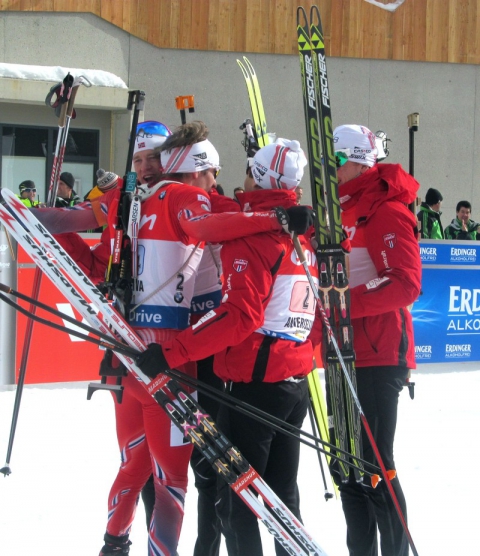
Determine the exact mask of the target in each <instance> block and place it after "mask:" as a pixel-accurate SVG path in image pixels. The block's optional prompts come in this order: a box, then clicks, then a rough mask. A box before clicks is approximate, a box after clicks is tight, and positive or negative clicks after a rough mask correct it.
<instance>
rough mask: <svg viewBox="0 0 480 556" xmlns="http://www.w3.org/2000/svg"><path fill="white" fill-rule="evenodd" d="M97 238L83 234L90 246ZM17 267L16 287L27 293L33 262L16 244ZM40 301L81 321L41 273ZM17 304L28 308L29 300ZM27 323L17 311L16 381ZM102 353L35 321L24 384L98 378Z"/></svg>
mask: <svg viewBox="0 0 480 556" xmlns="http://www.w3.org/2000/svg"><path fill="white" fill-rule="evenodd" d="M99 237H100V236H99V234H85V236H84V239H85V241H86V242H87V243H88V244H89V245H95V244H96V243H98V242H99ZM17 269H18V270H17V288H16V289H17V290H18V291H20V292H22V293H24V294H26V295H30V294H31V292H32V287H33V277H34V273H35V264H34V263H33V261H32V260H31V259H30V258H29V257H28V255H27V254H26V253H25V251H23V249H22V248H21V247H18V263H17ZM39 300H40V301H41V302H42V303H45V304H46V305H49V306H50V307H53V308H54V309H57V310H58V311H61V312H62V313H66V314H67V315H69V316H74V317H76V318H77V319H78V320H79V321H81V320H82V319H81V317H80V315H79V314H78V313H76V312H75V311H74V309H73V307H72V305H71V304H70V303H69V302H68V301H67V300H66V299H65V297H64V296H63V295H62V294H61V293H60V291H59V290H58V289H57V288H56V286H54V285H53V284H52V282H51V281H50V280H49V279H48V278H47V277H46V276H42V282H41V287H40V295H39ZM19 303H20V304H21V305H22V306H23V307H25V308H27V309H29V308H30V305H29V303H25V302H23V301H19ZM37 315H38V316H40V317H42V318H44V319H47V320H50V321H52V322H54V323H55V324H59V325H62V326H64V327H67V328H69V329H72V328H73V327H74V325H72V324H71V323H68V322H63V320H62V319H60V318H57V317H55V316H53V315H51V314H50V313H47V312H46V311H42V310H41V309H38V310H37ZM26 326H27V317H26V316H24V315H22V314H21V313H18V314H17V329H16V332H17V342H16V362H15V380H16V381H17V380H18V372H19V368H20V362H21V358H22V350H23V340H24V337H25V329H26ZM78 330H79V332H84V331H83V330H81V329H80V328H79V329H78ZM103 354H104V352H103V351H102V350H100V349H99V348H98V347H97V346H96V345H94V344H92V343H90V342H87V341H86V340H81V339H79V338H76V337H75V336H72V335H70V334H66V333H65V332H61V331H59V330H55V329H53V328H51V327H49V326H45V325H43V324H40V323H34V325H33V334H32V340H31V343H30V352H29V356H28V364H27V372H26V376H25V383H26V384H39V383H45V382H72V381H79V380H82V381H83V380H99V375H98V369H99V366H100V361H101V359H102V357H103Z"/></svg>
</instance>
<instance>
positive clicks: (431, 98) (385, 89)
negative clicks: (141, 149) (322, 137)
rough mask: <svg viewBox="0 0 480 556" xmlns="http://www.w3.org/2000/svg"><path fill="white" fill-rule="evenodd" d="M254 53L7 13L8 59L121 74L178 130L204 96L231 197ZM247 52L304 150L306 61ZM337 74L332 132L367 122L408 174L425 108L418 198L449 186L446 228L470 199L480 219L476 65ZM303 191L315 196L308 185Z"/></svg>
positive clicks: (367, 67)
mask: <svg viewBox="0 0 480 556" xmlns="http://www.w3.org/2000/svg"><path fill="white" fill-rule="evenodd" d="M292 32H294V31H292ZM244 54H246V53H243V52H242V53H223V52H202V51H188V50H164V49H158V48H155V47H152V46H151V45H149V44H148V43H146V42H143V41H141V40H139V39H136V38H134V37H130V36H129V35H128V34H126V33H125V32H123V31H121V30H119V29H118V28H116V27H115V26H113V25H110V24H108V23H106V22H105V21H103V20H101V19H99V18H97V17H95V16H93V15H91V14H77V15H75V14H71V15H70V14H52V13H49V14H42V13H26V12H0V61H2V62H9V63H24V64H44V65H57V64H58V65H63V66H69V65H70V66H71V67H76V68H92V69H102V70H106V71H110V72H113V73H115V74H117V75H118V76H119V77H121V78H122V79H123V80H124V81H125V82H126V83H127V84H128V86H129V87H130V88H140V89H143V90H144V91H145V92H146V95H147V97H146V108H145V117H146V118H147V119H159V120H161V121H163V122H164V123H166V124H167V125H169V126H173V127H174V126H176V125H178V124H179V123H180V117H179V114H178V112H177V110H176V108H175V102H174V99H175V97H176V96H178V95H187V94H194V95H195V105H196V112H195V114H194V115H187V117H188V118H189V119H192V118H193V117H195V118H197V119H202V120H204V121H206V122H207V124H208V125H209V127H210V130H211V135H210V138H211V140H212V141H213V143H214V144H215V145H216V146H217V148H218V150H219V152H220V157H221V164H222V167H223V169H222V172H221V174H220V177H219V182H220V183H221V184H222V185H223V186H224V187H225V189H226V191H227V193H231V192H232V191H233V188H234V187H235V186H238V185H241V184H242V181H243V175H244V167H245V156H244V153H243V147H242V146H241V145H240V141H241V139H242V133H241V132H240V131H239V130H238V126H239V125H240V124H241V123H242V122H243V120H244V119H245V118H247V117H249V115H250V108H249V104H248V98H247V93H246V88H245V85H244V80H243V77H242V74H241V72H240V69H239V68H238V66H237V64H236V58H241V56H243V55H244ZM247 56H248V57H249V59H250V61H251V62H252V64H253V65H254V67H255V70H256V72H257V74H258V77H259V81H260V85H261V89H262V94H263V100H264V105H265V112H266V117H267V123H268V128H269V130H270V131H275V132H277V134H278V135H279V136H283V137H288V138H298V139H299V140H300V141H301V143H302V144H303V145H305V131H304V119H303V105H302V97H301V85H300V71H299V62H298V58H297V57H296V56H285V55H261V54H252V55H248V53H247ZM328 72H329V82H330V89H331V97H332V114H333V122H334V125H340V124H344V123H360V124H363V125H366V126H368V127H369V128H370V129H372V131H376V130H378V129H383V130H385V131H387V133H388V136H389V137H390V138H391V139H392V141H393V142H392V143H391V144H390V152H391V155H390V157H389V158H388V162H400V163H402V164H403V166H404V167H405V168H406V169H407V170H408V145H409V144H408V126H407V115H408V114H410V113H412V112H419V113H420V127H419V131H418V132H417V133H416V134H415V176H416V177H417V179H418V180H419V182H420V184H421V190H420V195H421V196H422V197H423V196H424V195H425V192H426V190H427V189H428V188H429V187H435V188H437V189H439V190H440V191H442V193H443V195H444V203H443V214H444V216H443V221H444V224H448V223H449V222H450V220H451V218H453V217H454V216H455V205H456V203H457V201H458V200H460V199H468V200H470V201H471V202H472V205H473V217H474V218H475V219H477V220H480V189H479V187H478V185H477V180H478V176H479V170H480V168H479V162H477V160H476V153H477V140H478V137H477V135H478V132H477V127H478V126H477V125H476V124H477V122H480V97H479V93H477V91H480V87H478V85H480V83H479V80H480V69H479V67H478V66H472V65H459V64H440V63H436V64H435V63H417V62H390V61H379V60H359V59H348V58H331V59H329V60H328ZM0 100H1V99H0ZM0 108H1V107H0ZM0 120H4V114H3V111H2V112H1V113H0ZM32 123H35V122H33V121H32ZM119 142H120V141H119ZM126 152H127V145H126V142H125V155H126ZM117 168H118V162H117ZM303 186H304V190H305V198H306V200H308V199H309V194H308V183H307V180H306V179H304V183H303Z"/></svg>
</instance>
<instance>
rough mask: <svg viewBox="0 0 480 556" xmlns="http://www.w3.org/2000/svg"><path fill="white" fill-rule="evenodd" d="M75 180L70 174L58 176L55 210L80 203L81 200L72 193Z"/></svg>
mask: <svg viewBox="0 0 480 556" xmlns="http://www.w3.org/2000/svg"><path fill="white" fill-rule="evenodd" d="M74 186H75V178H74V177H73V175H72V174H71V173H70V172H63V173H62V174H60V179H59V181H58V188H57V198H56V199H55V206H56V207H57V208H66V207H73V206H75V205H78V203H81V202H82V200H81V199H80V197H79V196H78V195H77V194H76V193H75V191H74V189H73V188H74Z"/></svg>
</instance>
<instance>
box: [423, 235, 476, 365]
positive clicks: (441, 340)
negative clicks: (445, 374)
mask: <svg viewBox="0 0 480 556" xmlns="http://www.w3.org/2000/svg"><path fill="white" fill-rule="evenodd" d="M420 256H421V258H422V292H421V294H420V296H419V298H418V300H417V301H416V302H415V303H414V305H413V309H412V316H413V324H414V332H415V356H416V361H417V363H447V362H454V361H462V362H465V361H480V243H479V242H476V241H448V240H445V241H432V240H422V241H421V242H420Z"/></svg>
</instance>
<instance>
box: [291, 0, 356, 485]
mask: <svg viewBox="0 0 480 556" xmlns="http://www.w3.org/2000/svg"><path fill="white" fill-rule="evenodd" d="M297 37H298V51H299V55H300V69H301V76H302V88H303V102H304V110H305V120H306V131H307V142H308V144H307V149H308V155H309V160H310V164H309V170H310V181H311V185H312V203H313V208H314V209H315V212H316V215H317V221H316V225H315V239H316V242H317V244H318V247H317V259H318V268H319V280H320V285H319V291H320V298H321V302H322V305H323V307H324V309H325V313H326V315H327V318H328V321H329V323H330V327H331V329H332V330H334V331H335V333H334V334H335V337H336V338H341V341H340V342H339V347H340V353H341V357H342V359H343V361H344V363H345V366H346V370H347V373H345V374H344V375H343V376H342V368H341V363H340V361H339V357H338V354H337V353H336V350H335V349H334V346H333V344H332V336H330V335H328V334H327V333H326V334H325V335H324V339H325V346H326V350H325V355H326V356H325V361H324V363H325V366H326V372H325V376H326V380H327V385H328V390H329V396H330V409H331V412H332V415H331V416H330V417H331V419H330V421H331V423H330V424H331V426H333V436H334V439H335V442H334V443H335V444H336V445H337V446H338V447H339V448H341V449H342V450H345V451H350V453H351V454H352V461H353V462H354V463H356V464H357V463H358V462H357V459H356V458H361V455H362V448H361V423H360V416H359V411H358V408H357V406H356V404H355V403H354V400H353V396H352V393H351V390H350V388H349V387H348V385H344V381H345V380H346V379H347V375H348V377H349V378H350V380H351V382H352V384H353V387H354V390H355V391H356V381H355V357H354V352H353V330H352V326H351V323H350V293H349V289H348V278H347V271H346V260H345V253H344V252H343V249H342V247H341V243H342V241H343V240H344V234H343V228H342V219H341V213H340V202H339V200H338V181H337V173H336V162H335V149H334V144H333V125H332V115H331V108H330V94H329V88H328V80H327V67H326V59H325V48H324V43H323V34H322V29H321V21H320V12H319V10H318V8H317V7H316V6H312V9H311V11H310V21H308V20H307V14H306V12H305V10H304V9H303V8H299V9H298V11H297ZM322 159H323V162H324V164H322ZM325 330H326V328H325ZM338 469H339V473H340V479H341V480H342V481H348V478H349V473H350V468H349V466H348V465H347V464H346V463H345V462H342V460H339V462H338ZM354 473H355V480H356V481H358V482H360V481H362V480H363V473H362V472H361V470H358V469H355V470H354Z"/></svg>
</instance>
